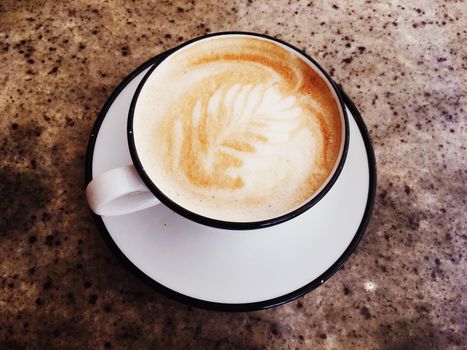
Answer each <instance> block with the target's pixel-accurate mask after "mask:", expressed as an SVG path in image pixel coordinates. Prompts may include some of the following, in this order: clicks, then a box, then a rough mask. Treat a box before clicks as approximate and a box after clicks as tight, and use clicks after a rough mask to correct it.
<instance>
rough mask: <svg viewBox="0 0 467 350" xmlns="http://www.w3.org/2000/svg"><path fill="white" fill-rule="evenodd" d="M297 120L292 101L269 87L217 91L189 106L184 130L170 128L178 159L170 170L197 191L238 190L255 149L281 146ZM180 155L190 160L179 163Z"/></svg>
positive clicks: (179, 124) (297, 109)
mask: <svg viewBox="0 0 467 350" xmlns="http://www.w3.org/2000/svg"><path fill="white" fill-rule="evenodd" d="M301 115H302V109H301V108H300V107H298V106H297V104H296V97H294V96H284V95H282V94H281V92H280V91H279V89H278V88H277V87H276V86H274V85H272V86H266V85H264V84H259V85H257V86H254V85H251V84H250V85H241V84H235V85H233V86H220V87H219V88H218V89H217V91H216V92H215V93H214V94H213V95H212V96H209V97H208V98H207V99H202V98H200V99H199V100H198V101H197V102H196V103H195V106H194V108H193V111H192V114H191V120H185V123H186V124H187V125H185V126H184V125H183V120H177V121H176V122H175V128H174V129H175V130H174V131H173V140H174V142H175V147H174V149H176V150H179V152H180V153H179V154H178V155H175V157H174V158H173V159H174V160H175V162H174V164H173V166H174V168H177V167H179V168H180V169H183V171H184V173H185V176H186V177H187V178H188V179H189V181H190V182H191V183H192V184H194V185H196V186H199V187H209V188H225V189H239V188H242V187H243V186H244V185H245V181H247V179H246V176H248V174H244V172H242V168H243V166H244V165H245V162H246V161H247V159H251V157H252V156H253V154H255V153H257V146H258V143H260V144H267V143H277V142H285V141H287V140H288V139H289V138H290V137H292V135H293V133H294V131H297V129H298V127H299V126H300V117H301ZM184 130H188V131H187V132H184ZM184 153H185V154H186V153H192V154H193V156H192V157H188V158H183V157H181V154H184ZM257 162H260V160H257Z"/></svg>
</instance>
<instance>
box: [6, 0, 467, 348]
mask: <svg viewBox="0 0 467 350" xmlns="http://www.w3.org/2000/svg"><path fill="white" fill-rule="evenodd" d="M466 13H467V4H466V3H465V2H464V1H453V2H448V1H439V0H438V1H430V2H426V1H411V2H407V1H392V2H384V3H383V2H367V1H353V2H347V1H343V0H336V1H331V2H327V1H319V2H310V1H294V0H289V1H225V0H223V1H212V2H210V1H191V2H185V1H98V0H89V1H84V0H75V1H46V0H30V1H14V0H3V1H1V2H0V63H1V65H0V82H1V88H0V111H1V118H0V130H1V131H0V290H1V292H0V348H1V349H15V348H42V349H45V348H47V349H72V348H76V349H84V348H90V349H99V348H122V349H137V348H141V349H144V348H157V349H171V348H180V349H197V348H202V349H210V348H218V349H246V348H251V349H263V348H271V349H321V348H322V349H461V348H462V349H465V348H466V345H465V344H466V342H467V328H466V327H467V307H466V304H465V296H466V280H467V279H466V277H467V276H466V275H467V273H466V270H467V264H466V242H467V236H466V203H465V201H466V197H467V196H466V168H467V161H466V149H465V146H466V139H467V138H466V136H467V133H466V120H467V115H466V110H465V109H466V105H467V103H466V102H467V99H466V90H467V73H466V64H467V56H466V51H465V45H466V42H467V34H466V27H465V24H466V23H467V15H466ZM225 30H247V31H254V32H259V33H267V34H269V35H272V36H275V37H278V38H280V39H283V40H286V41H288V42H290V43H292V44H294V45H296V46H297V47H299V48H301V49H303V50H305V51H306V52H307V53H308V54H310V55H311V56H313V57H315V58H316V59H317V60H318V61H319V62H320V63H322V65H323V66H324V67H325V68H326V69H327V70H328V71H329V72H330V73H331V75H332V76H333V77H334V79H335V80H336V81H337V82H339V83H341V84H342V85H343V86H344V88H345V90H346V91H347V93H348V94H349V95H350V96H351V98H352V99H353V100H354V102H355V103H356V105H357V106H358V107H359V109H360V110H361V112H362V115H363V118H364V120H365V122H366V124H367V126H368V129H369V131H370V134H371V137H372V140H373V145H374V148H375V153H376V158H377V163H378V191H377V198H376V204H375V209H374V212H373V217H372V220H371V222H370V225H369V227H368V230H367V232H366V234H365V236H364V238H363V240H362V241H361V243H360V245H359V247H358V249H357V250H356V252H355V253H354V254H353V255H352V256H351V258H350V259H349V260H348V261H347V262H346V263H345V265H344V267H343V268H341V269H340V271H338V272H337V273H336V274H335V275H334V276H333V277H332V278H331V279H330V280H328V281H327V282H326V283H325V284H324V285H323V286H322V287H320V288H318V289H316V290H314V291H313V292H311V293H309V294H308V295H306V296H305V297H302V298H300V299H298V300H296V301H293V302H291V303H288V304H286V305H283V306H280V307H277V308H274V309H270V310H266V311H259V312H250V313H217V312H212V311H206V310H201V309H197V308H194V307H188V306H185V305H182V304H179V303H178V302H175V301H172V300H170V299H168V298H166V297H165V296H163V295H161V294H159V293H158V292H156V291H154V290H152V289H151V288H149V287H148V286H146V285H145V284H143V283H142V282H141V281H140V280H139V279H137V278H136V277H135V276H133V275H132V274H131V273H130V272H128V271H127V270H126V268H125V267H124V266H123V265H122V264H121V263H120V261H119V260H118V259H117V258H116V257H115V256H114V255H113V254H112V253H111V251H110V250H109V249H108V247H107V246H106V245H105V243H104V242H103V240H102V238H101V236H100V234H99V232H98V230H97V229H96V227H95V225H94V222H93V220H92V216H91V214H90V212H89V210H88V207H87V204H86V201H85V197H84V192H83V190H84V157H85V151H86V145H87V141H88V137H89V134H90V131H91V128H92V126H93V123H94V120H95V119H96V116H97V113H98V111H99V110H100V108H101V106H102V105H103V103H104V102H105V101H106V99H107V98H108V96H109V95H110V93H111V92H112V90H113V89H114V88H115V87H116V86H117V85H118V83H119V82H120V81H121V80H122V79H123V78H124V77H125V76H126V75H127V74H128V73H130V72H131V71H132V70H133V69H134V68H135V67H137V66H138V65H139V64H141V63H142V62H144V61H146V60H147V59H149V58H150V57H152V56H154V55H156V54H158V53H160V52H162V51H163V50H166V49H168V48H171V47H173V46H175V45H177V44H179V43H181V42H183V41H184V40H187V39H189V38H192V37H195V36H199V35H201V34H204V33H210V32H216V31H225ZM462 297H463V298H462Z"/></svg>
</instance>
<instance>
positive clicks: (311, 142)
mask: <svg viewBox="0 0 467 350" xmlns="http://www.w3.org/2000/svg"><path fill="white" fill-rule="evenodd" d="M341 118H342V117H341V114H340V112H339V108H338V105H337V103H336V99H335V97H334V95H333V93H332V92H331V90H330V88H329V86H328V85H327V83H326V82H325V81H324V80H323V79H322V78H321V76H320V75H319V74H318V73H317V72H316V71H315V70H314V69H313V68H312V67H311V66H310V64H309V63H308V62H307V61H305V60H304V58H303V56H301V55H300V54H298V53H296V52H294V51H292V50H291V49H288V48H286V47H285V46H282V45H280V44H277V43H275V42H272V41H270V40H266V39H262V38H258V37H253V36H222V37H213V38H208V39H203V40H201V41H197V42H195V43H193V44H190V45H188V46H186V47H184V48H182V49H180V50H178V51H176V52H175V53H174V54H172V55H171V56H169V57H168V58H167V59H165V60H164V61H163V62H162V63H161V64H160V65H159V66H158V67H157V68H156V69H155V70H154V71H153V73H152V74H151V76H150V77H149V78H148V80H147V81H146V84H145V85H144V88H143V89H142V90H141V93H140V95H139V98H138V101H137V104H136V107H135V114H134V128H133V130H134V138H135V145H136V149H137V152H138V155H139V157H140V160H141V163H142V164H143V167H144V170H145V171H146V173H147V174H148V176H149V177H150V178H151V179H152V181H153V182H154V183H155V185H156V186H157V187H158V188H159V189H160V190H161V191H162V192H163V193H164V194H165V195H166V196H167V197H169V198H170V199H171V200H172V201H174V202H175V203H177V204H179V205H181V206H182V207H184V208H186V209H188V210H190V211H192V212H194V213H197V214H200V215H203V216H207V217H210V218H214V219H219V220H226V221H238V222H249V221H258V220H266V219H271V218H274V217H277V216H280V215H283V214H285V213H287V212H290V211H291V210H293V209H295V208H297V207H298V206H300V205H301V204H303V203H304V202H306V201H308V200H309V199H310V198H311V197H312V196H313V195H314V194H315V193H316V191H317V190H318V189H320V187H322V185H323V184H324V183H325V182H326V180H327V179H328V177H329V176H330V174H331V172H332V170H333V168H334V167H335V164H336V161H337V159H338V158H339V155H340V149H341V139H342V121H341Z"/></svg>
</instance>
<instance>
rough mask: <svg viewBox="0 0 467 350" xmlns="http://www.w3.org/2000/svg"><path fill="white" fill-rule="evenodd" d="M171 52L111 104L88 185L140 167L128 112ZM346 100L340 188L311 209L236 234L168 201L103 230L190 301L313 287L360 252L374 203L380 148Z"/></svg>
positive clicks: (130, 258) (241, 301)
mask: <svg viewBox="0 0 467 350" xmlns="http://www.w3.org/2000/svg"><path fill="white" fill-rule="evenodd" d="M161 57H162V56H159V57H156V58H154V59H152V60H150V61H148V62H146V63H145V64H143V65H142V66H141V67H139V68H137V69H136V70H135V71H134V72H133V73H132V74H131V75H130V76H129V77H127V78H126V79H125V80H124V81H123V82H122V83H121V84H120V86H119V87H117V89H116V90H115V91H114V93H113V94H112V95H111V97H110V98H109V100H108V101H107V103H106V104H105V105H104V107H103V109H102V111H101V113H100V114H99V116H98V119H97V121H96V124H95V126H94V128H93V131H92V135H91V138H90V141H89V145H88V153H87V157H86V183H88V182H89V181H90V180H91V179H92V178H93V177H95V176H97V175H99V174H101V173H102V172H104V171H106V170H109V169H111V168H115V167H118V166H122V165H126V164H130V163H131V157H130V153H129V150H128V143H127V136H126V127H127V116H128V109H129V106H130V102H131V99H132V96H133V93H134V91H135V90H136V87H137V85H138V83H139V82H140V81H141V79H142V78H143V76H144V74H145V72H147V70H148V69H149V67H150V66H151V65H152V64H154V63H157V62H158V61H159V60H160V59H161ZM345 97H346V104H347V106H348V111H347V112H348V113H349V124H350V144H349V150H348V155H347V160H346V162H345V165H344V168H343V170H342V173H341V175H340V176H339V178H338V180H337V182H336V183H335V185H334V186H333V187H332V188H331V190H330V191H329V192H328V193H327V194H326V196H325V197H324V198H323V199H321V201H320V202H319V203H317V204H316V205H315V206H314V207H312V208H311V209H310V210H308V211H307V212H305V213H304V214H302V215H300V216H298V217H296V218H294V219H292V220H290V221H287V222H285V223H282V224H279V225H276V226H272V227H270V228H265V229H259V230H247V231H231V230H221V229H215V228H211V227H207V226H203V225H200V224H197V223H194V222H192V221H189V220H188V219H185V218H183V217H181V216H180V215H178V214H176V213H174V212H172V211H171V210H170V209H168V208H167V207H165V206H163V205H159V206H156V207H153V208H149V209H146V210H144V211H141V212H138V213H135V214H129V215H124V216H119V217H99V216H95V219H96V223H97V226H98V228H99V230H100V231H101V232H102V235H103V237H104V238H105V239H106V241H107V242H108V243H109V245H110V247H111V248H112V249H113V251H114V252H115V253H116V254H117V255H118V256H119V257H120V258H121V259H122V260H123V261H124V262H125V264H126V265H127V266H128V267H129V268H130V269H131V270H132V271H133V272H134V273H136V274H137V275H138V276H140V277H141V278H142V279H143V280H144V281H145V282H147V283H149V284H150V285H152V286H154V287H156V288H157V289H158V290H159V291H161V292H163V293H164V294H166V295H168V296H170V297H172V298H174V299H177V300H179V301H182V302H185V303H188V304H190V305H195V306H199V307H204V308H210V309H217V310H229V311H247V310H256V309H261V308H268V307H271V306H276V305H279V304H282V303H285V302H287V301H290V300H293V299H295V298H297V297H299V296H301V295H303V294H305V293H307V292H309V291H310V290H312V289H314V288H316V287H317V286H319V285H320V284H322V283H323V282H324V281H325V280H326V279H328V278H329V277H330V276H331V275H332V274H333V273H335V272H336V271H337V270H338V269H339V267H340V266H341V265H342V264H343V262H344V261H345V260H346V259H347V258H348V257H349V255H350V254H351V253H352V252H353V250H354V249H355V247H356V246H357V244H358V242H359V240H360V238H361V236H362V235H363V232H364V230H365V228H366V225H367V223H368V220H369V217H370V214H371V210H372V207H373V201H374V195H375V187H376V170H375V161H374V154H373V149H372V147H371V144H370V142H369V137H368V133H367V131H366V128H365V125H364V123H363V121H362V119H361V117H360V114H359V113H358V110H357V109H356V108H355V106H354V105H353V103H352V102H351V101H350V100H349V99H348V97H347V96H345ZM352 117H353V118H352Z"/></svg>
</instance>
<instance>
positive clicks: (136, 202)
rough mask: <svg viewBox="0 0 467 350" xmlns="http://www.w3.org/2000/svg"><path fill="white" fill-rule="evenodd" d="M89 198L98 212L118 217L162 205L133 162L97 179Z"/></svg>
mask: <svg viewBox="0 0 467 350" xmlns="http://www.w3.org/2000/svg"><path fill="white" fill-rule="evenodd" d="M86 198H87V200H88V203H89V207H90V208H91V210H92V211H93V212H94V213H96V214H97V215H102V216H117V215H124V214H129V213H133V212H135V211H139V210H143V209H146V208H149V207H152V206H154V205H156V204H159V203H160V201H159V200H158V199H157V198H156V197H155V196H154V194H152V192H151V191H149V189H148V188H147V187H146V185H145V184H144V182H143V180H141V178H140V177H139V175H138V172H137V171H136V169H135V167H134V166H133V165H126V166H122V167H119V168H115V169H111V170H109V171H106V172H105V173H102V174H100V175H99V176H97V177H96V178H94V179H93V180H92V181H91V182H90V183H89V184H88V185H87V187H86Z"/></svg>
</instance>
